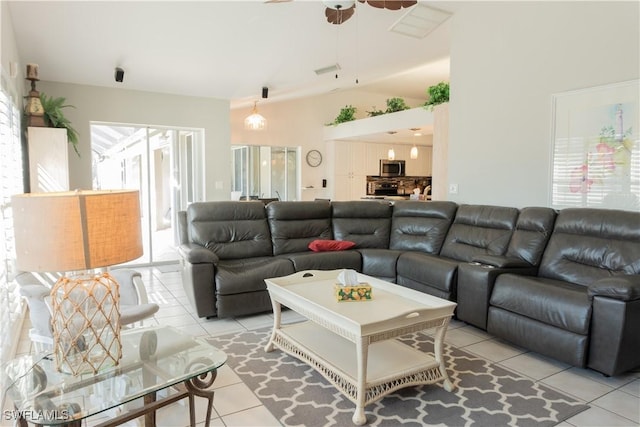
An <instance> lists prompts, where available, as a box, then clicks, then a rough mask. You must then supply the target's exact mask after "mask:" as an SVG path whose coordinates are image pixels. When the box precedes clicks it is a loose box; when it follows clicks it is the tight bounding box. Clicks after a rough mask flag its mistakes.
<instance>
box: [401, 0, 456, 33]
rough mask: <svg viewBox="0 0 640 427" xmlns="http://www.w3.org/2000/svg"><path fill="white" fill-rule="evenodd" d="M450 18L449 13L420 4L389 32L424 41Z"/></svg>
mask: <svg viewBox="0 0 640 427" xmlns="http://www.w3.org/2000/svg"><path fill="white" fill-rule="evenodd" d="M450 16H451V14H450V13H449V12H445V11H444V10H440V9H436V8H433V7H429V6H427V5H425V4H424V3H418V4H416V5H415V6H414V7H413V8H411V9H410V10H409V11H408V12H407V13H405V14H404V16H403V17H402V18H400V19H399V20H398V21H397V22H396V23H395V24H393V25H392V26H391V28H389V31H391V32H392V33H398V34H403V35H405V36H409V37H415V38H417V39H423V38H425V37H426V36H427V35H428V34H429V33H430V32H432V31H433V30H435V29H436V28H438V26H439V25H440V24H442V23H443V22H444V21H446V20H447V19H449V17H450Z"/></svg>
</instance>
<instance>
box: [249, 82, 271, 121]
mask: <svg viewBox="0 0 640 427" xmlns="http://www.w3.org/2000/svg"><path fill="white" fill-rule="evenodd" d="M268 96H269V88H268V87H266V86H265V87H263V88H262V98H264V99H266V98H267V97H268ZM257 104H258V101H254V102H253V110H251V114H250V115H249V116H248V117H247V118H246V119H244V127H245V129H248V130H263V129H264V128H265V127H267V119H265V118H264V116H262V115H260V114H259V113H258V107H257Z"/></svg>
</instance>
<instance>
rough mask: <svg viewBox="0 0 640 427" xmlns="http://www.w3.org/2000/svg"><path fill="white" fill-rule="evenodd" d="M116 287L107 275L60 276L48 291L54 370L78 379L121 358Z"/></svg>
mask: <svg viewBox="0 0 640 427" xmlns="http://www.w3.org/2000/svg"><path fill="white" fill-rule="evenodd" d="M119 288H120V286H119V285H118V282H116V281H115V280H114V279H113V277H112V276H111V275H110V274H109V273H101V274H97V275H96V274H90V273H84V274H78V275H73V276H70V277H69V276H63V277H61V278H60V279H59V280H58V281H57V282H56V284H55V285H54V286H53V288H52V289H51V301H52V306H53V310H52V311H53V313H52V318H51V323H52V327H53V351H54V355H55V363H56V369H57V370H58V371H60V372H66V373H71V374H73V375H79V374H83V373H93V374H95V373H97V372H98V371H99V370H100V369H102V368H106V367H108V366H115V365H117V364H118V363H119V361H120V359H121V358H122V344H121V343H120V310H119V304H118V302H119V299H120V289H119Z"/></svg>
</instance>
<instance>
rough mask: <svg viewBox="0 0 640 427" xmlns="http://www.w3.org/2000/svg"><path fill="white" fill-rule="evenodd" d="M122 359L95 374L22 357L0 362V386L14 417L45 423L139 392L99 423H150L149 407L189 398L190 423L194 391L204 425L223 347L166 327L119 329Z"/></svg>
mask: <svg viewBox="0 0 640 427" xmlns="http://www.w3.org/2000/svg"><path fill="white" fill-rule="evenodd" d="M121 341H122V359H121V360H120V363H119V364H118V366H112V367H109V368H105V369H103V370H101V371H99V372H98V373H97V374H92V373H88V374H80V375H77V376H73V375H71V374H66V373H61V372H58V371H56V369H55V364H54V361H53V355H51V354H49V355H47V354H35V355H27V356H22V357H19V358H16V359H13V360H11V361H9V362H8V363H7V364H5V365H4V366H2V372H1V373H0V375H1V378H2V388H3V391H5V392H6V393H7V396H8V397H9V398H11V399H12V400H13V403H14V406H15V408H16V411H15V417H16V418H18V419H19V420H20V423H21V425H26V424H27V421H28V422H31V423H34V424H46V425H69V426H74V425H80V421H81V420H83V419H84V418H86V417H89V416H91V415H96V414H98V413H100V412H103V411H106V410H108V409H111V408H114V407H117V406H119V405H122V404H124V403H127V402H130V401H132V400H135V399H137V398H140V397H144V406H143V407H142V408H138V409H135V410H132V411H129V412H127V413H125V414H122V415H120V416H117V417H115V418H111V419H110V420H109V421H107V422H106V423H103V424H101V426H103V427H106V426H113V425H118V424H121V423H124V422H126V421H129V420H132V419H135V418H137V417H139V416H141V415H144V416H145V425H146V426H147V427H150V426H153V425H155V410H156V409H159V408H161V407H162V406H166V405H168V404H170V403H173V402H175V401H177V400H180V399H183V398H185V397H188V398H189V403H190V405H189V406H190V416H191V425H195V414H194V404H193V400H194V396H202V397H205V398H207V399H208V401H209V406H208V409H207V421H206V425H207V426H208V424H209V419H210V417H211V409H212V404H213V391H212V390H210V388H211V386H212V385H213V382H214V381H215V378H216V375H217V369H218V368H219V367H221V366H222V365H223V364H224V363H225V362H226V360H227V356H226V354H225V353H224V352H222V351H220V350H218V349H217V348H215V347H214V346H212V345H211V344H209V343H207V342H206V341H205V340H203V339H200V338H195V337H192V336H189V335H187V334H185V333H182V332H180V331H178V330H176V329H174V328H172V327H168V326H159V327H146V328H136V329H131V330H124V331H122V334H121ZM170 386H174V388H175V389H176V390H177V393H175V394H170V395H168V396H167V397H165V398H164V399H162V400H156V392H157V391H159V390H162V389H164V388H167V387H170Z"/></svg>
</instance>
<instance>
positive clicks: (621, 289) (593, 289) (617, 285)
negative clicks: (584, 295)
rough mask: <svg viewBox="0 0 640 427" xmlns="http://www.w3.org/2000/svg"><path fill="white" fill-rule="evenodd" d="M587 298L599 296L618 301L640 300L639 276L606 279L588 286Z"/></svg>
mask: <svg viewBox="0 0 640 427" xmlns="http://www.w3.org/2000/svg"><path fill="white" fill-rule="evenodd" d="M588 292H589V298H590V299H593V297H596V296H601V297H607V298H613V299H617V300H620V301H634V300H638V299H640V275H637V274H636V275H625V276H616V277H607V278H606V279H600V280H596V281H595V282H593V283H592V284H591V285H589V289H588Z"/></svg>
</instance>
